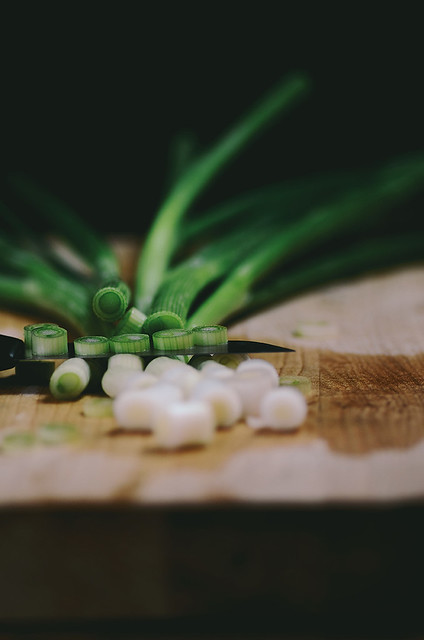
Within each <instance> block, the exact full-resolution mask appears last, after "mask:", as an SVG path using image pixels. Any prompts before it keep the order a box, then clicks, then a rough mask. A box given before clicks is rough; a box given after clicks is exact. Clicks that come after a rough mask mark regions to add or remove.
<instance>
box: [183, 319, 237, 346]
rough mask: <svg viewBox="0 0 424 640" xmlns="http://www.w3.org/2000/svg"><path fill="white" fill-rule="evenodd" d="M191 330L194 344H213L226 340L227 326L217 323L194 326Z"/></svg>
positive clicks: (222, 342)
mask: <svg viewBox="0 0 424 640" xmlns="http://www.w3.org/2000/svg"><path fill="white" fill-rule="evenodd" d="M192 332H193V342H194V344H195V345H202V346H214V345H217V344H227V342H228V335H227V327H224V326H222V325H219V324H215V325H209V326H202V327H194V328H193V330H192Z"/></svg>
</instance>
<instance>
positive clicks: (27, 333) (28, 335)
mask: <svg viewBox="0 0 424 640" xmlns="http://www.w3.org/2000/svg"><path fill="white" fill-rule="evenodd" d="M57 326H58V325H57V324H56V323H55V322H38V323H36V324H27V325H25V327H24V342H25V355H26V356H27V357H28V356H31V355H32V332H33V331H34V330H35V329H43V328H45V329H49V328H51V327H57Z"/></svg>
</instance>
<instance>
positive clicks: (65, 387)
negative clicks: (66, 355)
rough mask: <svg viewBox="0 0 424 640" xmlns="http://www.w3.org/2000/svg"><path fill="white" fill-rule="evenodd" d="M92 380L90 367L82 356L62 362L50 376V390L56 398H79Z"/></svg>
mask: <svg viewBox="0 0 424 640" xmlns="http://www.w3.org/2000/svg"><path fill="white" fill-rule="evenodd" d="M89 381H90V367H89V366H88V364H87V362H86V361H85V360H83V359H82V358H70V359H69V360H65V362H62V364H60V365H59V366H58V367H57V369H56V370H55V372H54V373H53V375H52V377H51V378H50V391H51V393H52V395H53V397H54V398H56V400H73V399H75V398H78V396H79V395H81V393H82V392H83V391H84V389H85V388H86V387H87V385H88V383H89Z"/></svg>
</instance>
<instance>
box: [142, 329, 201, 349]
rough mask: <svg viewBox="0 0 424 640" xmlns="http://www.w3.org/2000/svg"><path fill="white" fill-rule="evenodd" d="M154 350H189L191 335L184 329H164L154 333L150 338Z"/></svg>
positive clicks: (191, 342)
mask: <svg viewBox="0 0 424 640" xmlns="http://www.w3.org/2000/svg"><path fill="white" fill-rule="evenodd" d="M152 340H153V346H154V348H155V349H161V350H163V351H168V350H169V351H175V350H177V349H190V348H191V347H192V346H193V344H194V343H193V333H192V331H187V330H186V329H164V330H163V331H156V333H154V334H153V336H152Z"/></svg>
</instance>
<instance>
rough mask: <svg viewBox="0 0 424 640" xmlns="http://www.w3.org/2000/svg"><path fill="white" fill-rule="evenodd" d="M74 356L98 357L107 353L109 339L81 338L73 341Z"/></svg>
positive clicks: (103, 337) (97, 337) (96, 337)
mask: <svg viewBox="0 0 424 640" xmlns="http://www.w3.org/2000/svg"><path fill="white" fill-rule="evenodd" d="M74 348H75V355H77V356H100V355H102V354H104V353H109V339H108V338H105V336H82V337H81V338H76V340H74Z"/></svg>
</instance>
